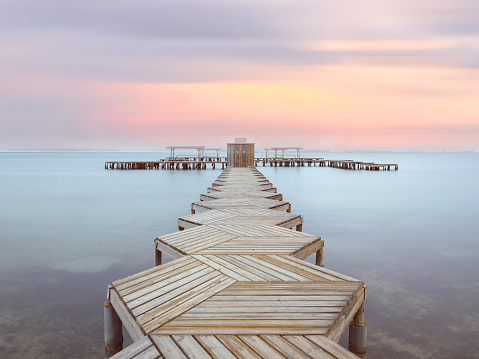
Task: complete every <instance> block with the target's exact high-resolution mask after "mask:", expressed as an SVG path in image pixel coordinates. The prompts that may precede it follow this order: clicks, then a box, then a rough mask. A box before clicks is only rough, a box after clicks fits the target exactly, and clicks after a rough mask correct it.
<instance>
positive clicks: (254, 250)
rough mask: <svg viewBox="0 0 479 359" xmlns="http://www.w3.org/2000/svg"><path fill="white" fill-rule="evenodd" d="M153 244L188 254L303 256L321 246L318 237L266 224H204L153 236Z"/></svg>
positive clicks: (167, 249)
mask: <svg viewBox="0 0 479 359" xmlns="http://www.w3.org/2000/svg"><path fill="white" fill-rule="evenodd" d="M155 243H156V248H157V249H158V250H160V251H162V252H166V253H168V251H169V250H170V251H175V253H177V254H176V255H175V254H173V258H178V257H180V256H183V255H191V254H205V255H206V254H211V255H221V254H278V255H291V256H294V257H296V258H301V259H304V258H306V257H308V256H309V255H311V254H313V253H315V252H317V251H319V250H320V249H322V248H323V241H322V240H321V238H320V237H317V236H313V235H310V234H305V233H301V232H297V231H291V230H289V229H286V228H283V227H278V226H269V225H258V226H248V225H205V226H199V227H194V228H191V229H187V230H184V231H180V232H176V233H172V234H168V235H165V236H161V237H158V238H156V240H155Z"/></svg>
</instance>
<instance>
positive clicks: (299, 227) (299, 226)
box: [296, 223, 303, 232]
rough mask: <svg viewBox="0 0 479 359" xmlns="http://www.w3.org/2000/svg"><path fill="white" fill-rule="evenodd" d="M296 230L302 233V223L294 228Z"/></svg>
mask: <svg viewBox="0 0 479 359" xmlns="http://www.w3.org/2000/svg"><path fill="white" fill-rule="evenodd" d="M296 230H297V231H298V232H302V231H303V224H302V223H301V224H298V225H297V226H296Z"/></svg>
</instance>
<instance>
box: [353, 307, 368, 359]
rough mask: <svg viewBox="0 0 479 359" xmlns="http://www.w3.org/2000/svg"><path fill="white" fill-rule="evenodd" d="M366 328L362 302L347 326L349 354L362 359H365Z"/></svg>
mask: <svg viewBox="0 0 479 359" xmlns="http://www.w3.org/2000/svg"><path fill="white" fill-rule="evenodd" d="M367 330H368V328H367V326H366V323H364V302H363V303H362V304H361V306H360V307H359V309H358V311H357V312H356V314H355V315H354V317H353V321H352V322H351V324H350V325H349V346H348V349H349V351H350V352H352V353H354V354H356V355H357V356H358V357H360V358H362V359H366V358H367V356H366V347H367V334H368V332H367Z"/></svg>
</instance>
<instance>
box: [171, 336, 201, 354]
mask: <svg viewBox="0 0 479 359" xmlns="http://www.w3.org/2000/svg"><path fill="white" fill-rule="evenodd" d="M172 338H173V340H174V341H175V342H176V344H177V345H178V346H179V347H180V348H181V349H182V351H183V353H185V354H186V356H187V357H188V358H190V359H204V358H210V355H209V354H208V352H207V351H206V350H204V349H203V347H202V346H201V345H200V344H199V343H198V342H197V341H196V340H195V339H194V338H193V337H192V336H190V335H173V336H172Z"/></svg>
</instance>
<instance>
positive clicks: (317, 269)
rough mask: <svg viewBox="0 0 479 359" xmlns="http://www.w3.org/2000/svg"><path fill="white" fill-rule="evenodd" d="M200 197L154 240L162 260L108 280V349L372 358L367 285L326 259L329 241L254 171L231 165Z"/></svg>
mask: <svg viewBox="0 0 479 359" xmlns="http://www.w3.org/2000/svg"><path fill="white" fill-rule="evenodd" d="M200 199H201V201H199V202H194V203H193V204H192V205H191V214H190V215H186V216H183V217H180V218H179V219H178V227H179V229H180V231H178V232H175V233H172V234H168V235H164V236H161V237H158V238H156V239H155V241H154V244H155V266H154V267H152V268H150V269H148V270H145V271H143V272H140V273H137V274H134V275H131V276H129V277H126V278H123V279H119V280H116V281H114V282H112V284H111V285H110V286H109V288H108V297H107V302H106V303H105V349H106V354H107V356H110V355H112V354H115V353H117V354H115V355H114V356H113V358H115V359H120V358H121V359H128V358H135V359H146V358H167V359H168V358H200V359H202V358H226V359H230V358H231V359H234V358H236V359H238V358H263V359H270V358H271V359H274V358H310V359H311V358H329V359H331V358H338V359H339V358H344V359H351V358H358V356H356V355H355V354H353V353H352V352H351V351H353V352H354V353H356V354H357V355H359V357H361V358H366V324H365V323H364V302H365V299H366V295H367V290H366V285H365V284H364V283H363V282H362V281H360V280H357V279H354V278H351V277H349V276H345V275H343V274H340V273H337V272H334V271H332V270H329V269H326V268H325V267H324V266H323V246H324V243H323V240H322V239H321V238H320V237H318V236H315V235H311V234H306V233H303V232H302V227H303V218H302V216H301V215H299V214H293V213H291V204H290V203H289V202H285V201H283V196H282V195H280V194H278V193H277V191H276V188H275V187H273V185H272V184H271V183H269V181H268V180H267V179H266V178H265V177H264V176H263V175H262V174H261V173H260V172H259V171H258V170H257V169H256V168H233V167H231V168H227V169H225V170H224V171H223V172H222V173H221V175H220V176H219V177H218V179H217V181H216V182H215V183H213V184H212V186H211V187H210V188H208V193H206V194H204V195H201V197H200ZM291 228H295V229H296V230H291ZM163 253H164V254H166V255H168V256H169V257H171V258H172V259H173V261H171V262H169V263H166V264H162V255H163ZM313 254H315V258H316V261H315V263H316V264H311V263H309V262H306V261H304V259H305V258H307V257H308V256H310V255H313ZM122 323H123V325H124V327H125V328H126V330H127V331H128V333H129V334H130V336H131V337H132V338H133V340H134V344H132V345H131V346H129V347H128V348H125V349H124V350H121V346H122V342H123V338H122V334H121V328H122V325H121V324H122ZM348 326H349V328H350V330H349V349H350V350H351V351H348V350H346V349H344V348H342V347H341V346H340V345H338V344H337V342H338V341H339V339H340V338H341V336H342V335H343V333H344V331H345V330H346V328H347V327H348ZM120 350H121V351H120Z"/></svg>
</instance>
